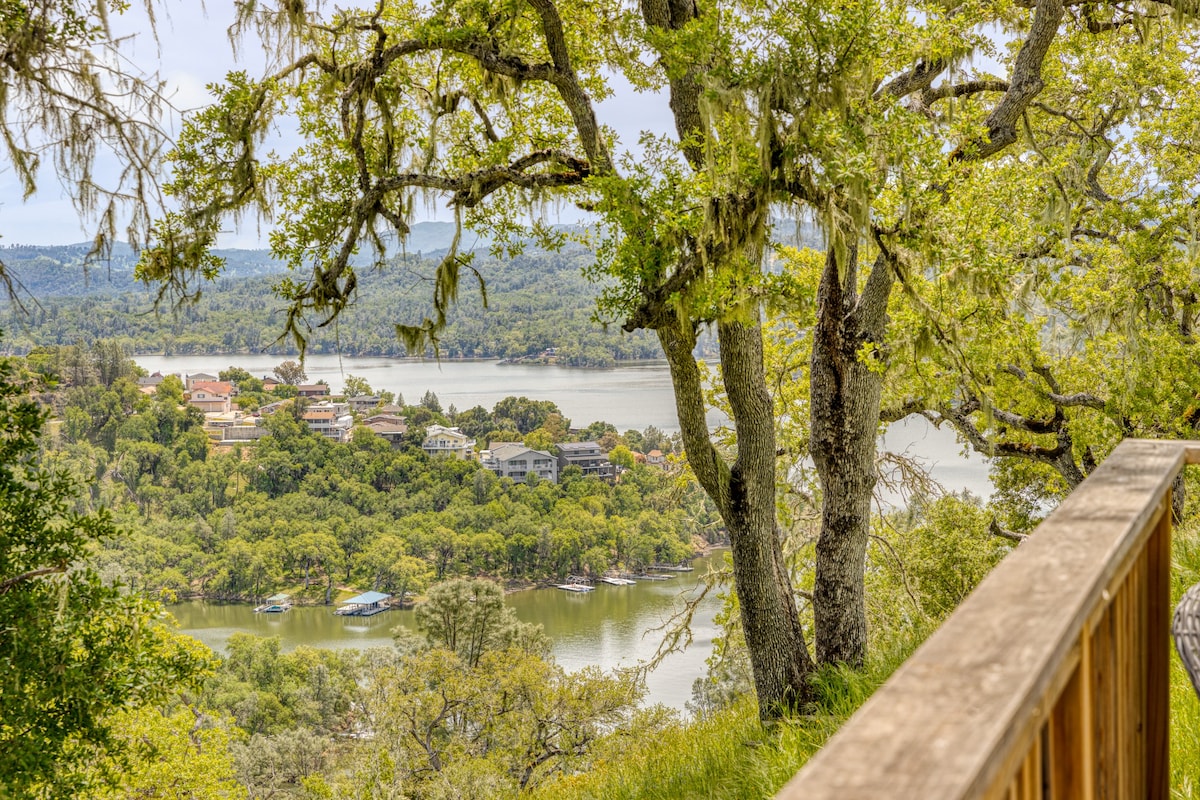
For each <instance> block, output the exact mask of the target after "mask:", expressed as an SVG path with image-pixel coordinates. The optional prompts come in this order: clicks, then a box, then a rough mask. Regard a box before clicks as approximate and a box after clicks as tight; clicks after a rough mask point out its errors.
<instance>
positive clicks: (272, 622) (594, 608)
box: [170, 551, 724, 709]
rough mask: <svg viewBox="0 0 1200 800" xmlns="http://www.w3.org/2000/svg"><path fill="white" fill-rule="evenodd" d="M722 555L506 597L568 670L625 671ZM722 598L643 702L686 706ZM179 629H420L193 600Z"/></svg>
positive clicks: (211, 642) (339, 643)
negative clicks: (620, 579) (615, 580)
mask: <svg viewBox="0 0 1200 800" xmlns="http://www.w3.org/2000/svg"><path fill="white" fill-rule="evenodd" d="M723 558H724V555H723V552H722V551H717V552H715V553H713V554H711V555H708V556H705V557H703V558H698V559H696V560H695V561H693V562H692V566H693V567H694V568H695V569H694V570H693V571H692V572H684V573H678V574H677V575H676V577H674V578H672V579H671V580H667V581H638V582H637V583H636V584H635V585H633V586H609V585H607V584H599V585H597V587H596V590H595V591H593V592H588V593H587V594H574V593H571V592H565V591H562V590H560V589H531V590H529V591H523V592H515V593H513V594H510V595H508V596H507V597H506V598H505V601H506V602H507V603H508V605H509V606H511V607H512V608H513V609H514V610H515V611H516V613H517V616H518V617H519V618H520V619H521V620H522V621H523V622H531V623H535V624H538V625H541V626H542V627H543V628H544V629H545V632H546V635H547V636H549V637H550V640H551V642H552V643H553V644H552V653H553V655H554V658H555V660H556V661H557V662H558V663H559V664H560V665H561V666H562V667H563V668H565V669H567V670H577V669H581V668H583V667H586V666H588V665H592V664H595V665H596V666H599V667H602V668H603V669H606V670H609V669H615V668H618V667H629V666H633V665H635V664H637V663H638V662H639V661H644V660H646V659H649V658H651V657H652V656H653V655H654V653H655V651H656V650H657V648H658V645H659V642H660V641H661V639H662V636H661V634H659V633H656V632H654V629H655V628H657V627H659V626H660V625H662V624H663V623H665V622H667V621H668V620H669V619H670V618H671V615H672V614H673V613H674V612H675V611H676V610H677V609H680V608H682V604H683V600H682V598H683V597H685V596H688V597H690V596H692V595H693V594H694V592H695V589H696V585H697V583H698V582H699V580H700V577H701V576H702V575H704V574H705V573H706V572H707V571H708V570H709V568H710V565H711V566H714V567H716V566H720V565H721V563H722V559H723ZM720 607H721V602H720V600H719V599H718V598H717V596H716V594H715V593H710V594H709V595H707V596H706V597H705V598H704V599H703V600H702V601H701V603H700V605H699V607H698V608H697V613H696V615H695V617H694V618H693V621H692V626H691V630H692V637H693V643H692V646H691V647H689V648H688V649H687V650H685V651H683V652H679V653H672V654H671V655H669V656H667V658H666V659H665V660H664V661H663V662H662V664H660V666H659V667H658V669H656V670H655V671H653V672H652V673H650V675H649V677H648V679H647V685H648V688H649V700H650V701H651V702H656V703H663V704H664V705H668V706H671V707H672V708H678V709H682V708H683V705H684V703H686V702H687V701H688V700H689V699H690V698H691V695H692V681H693V680H694V679H696V678H697V677H700V676H701V675H703V674H704V670H705V664H704V662H705V659H707V658H708V656H709V654H710V653H711V652H712V642H713V637H714V636H716V635H718V634H719V629H718V628H717V626H716V624H715V623H714V622H713V618H714V616H715V615H716V613H717V611H719V610H720ZM170 611H171V612H172V613H173V614H174V615H175V617H176V619H178V620H179V624H180V627H181V628H182V629H183V631H184V632H185V633H188V634H190V635H192V636H194V637H196V638H197V639H199V640H200V641H202V642H204V643H205V644H207V645H208V646H209V647H211V648H213V649H214V650H221V649H223V648H224V647H225V644H226V643H227V642H228V641H229V637H230V636H231V635H232V634H233V633H235V632H238V631H241V632H245V633H253V634H256V635H259V636H278V637H279V638H280V640H281V642H282V645H283V648H284V649H285V650H291V649H293V648H295V647H298V646H300V645H308V646H311V647H330V648H338V647H356V648H365V647H391V646H392V636H391V630H392V628H394V627H396V626H402V627H405V628H408V629H409V630H412V631H414V632H415V631H416V625H415V622H414V615H413V612H412V611H388V612H385V613H383V614H377V615H376V616H373V617H339V616H335V615H334V613H333V609H332V608H330V607H327V606H300V607H296V608H293V609H292V610H291V611H288V612H287V613H284V614H255V613H254V610H253V608H252V607H251V606H249V605H247V604H232V603H209V602H204V601H190V602H186V603H178V604H176V605H173V606H170Z"/></svg>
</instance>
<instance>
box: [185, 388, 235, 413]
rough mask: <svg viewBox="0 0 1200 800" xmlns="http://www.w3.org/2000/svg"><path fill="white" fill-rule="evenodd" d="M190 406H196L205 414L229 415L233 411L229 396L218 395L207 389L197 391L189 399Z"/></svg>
mask: <svg viewBox="0 0 1200 800" xmlns="http://www.w3.org/2000/svg"><path fill="white" fill-rule="evenodd" d="M187 402H188V405H190V406H194V407H196V408H198V409H200V410H201V411H203V412H204V413H205V414H211V413H217V414H228V413H229V412H230V411H232V410H233V403H232V402H231V401H230V398H229V395H228V394H218V393H216V392H210V391H208V390H207V389H197V390H195V391H194V392H192V393H191V394H189V395H188V398H187Z"/></svg>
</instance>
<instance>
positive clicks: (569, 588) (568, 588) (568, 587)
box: [554, 583, 596, 594]
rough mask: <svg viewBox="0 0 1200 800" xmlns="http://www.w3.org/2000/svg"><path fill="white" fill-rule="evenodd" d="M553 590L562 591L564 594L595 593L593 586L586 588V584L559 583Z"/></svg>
mask: <svg viewBox="0 0 1200 800" xmlns="http://www.w3.org/2000/svg"><path fill="white" fill-rule="evenodd" d="M554 588H556V589H562V590H563V591H564V592H576V593H578V594H583V593H584V592H594V591H596V587H595V586H588V585H587V584H583V583H560V584H557V585H556V586H555V587H554Z"/></svg>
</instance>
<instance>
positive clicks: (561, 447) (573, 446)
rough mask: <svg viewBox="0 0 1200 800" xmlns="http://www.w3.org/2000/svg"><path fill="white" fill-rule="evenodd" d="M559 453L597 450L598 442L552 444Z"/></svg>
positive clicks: (598, 447)
mask: <svg viewBox="0 0 1200 800" xmlns="http://www.w3.org/2000/svg"><path fill="white" fill-rule="evenodd" d="M554 446H555V447H557V448H558V451H559V452H560V453H565V452H571V451H573V450H599V449H600V444H599V443H598V442H559V443H558V444H556V445H554Z"/></svg>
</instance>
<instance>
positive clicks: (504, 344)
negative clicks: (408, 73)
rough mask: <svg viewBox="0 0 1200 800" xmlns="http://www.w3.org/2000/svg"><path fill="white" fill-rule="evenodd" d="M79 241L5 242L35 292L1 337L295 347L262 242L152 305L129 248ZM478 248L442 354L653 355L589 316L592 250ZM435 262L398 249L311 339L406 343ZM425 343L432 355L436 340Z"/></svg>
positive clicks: (274, 268) (397, 346)
mask: <svg viewBox="0 0 1200 800" xmlns="http://www.w3.org/2000/svg"><path fill="white" fill-rule="evenodd" d="M431 241H432V239H431ZM85 252H86V248H85V247H83V246H78V247H55V248H12V249H10V250H8V251H6V252H5V257H6V261H7V263H8V264H9V265H10V267H11V269H12V271H13V272H15V273H17V274H18V275H19V276H20V279H21V281H22V282H23V284H24V285H25V287H26V289H27V290H28V291H29V292H30V293H31V294H33V295H34V296H35V297H37V298H38V299H37V302H36V303H31V304H29V311H30V313H29V314H28V315H24V314H21V313H20V312H19V311H17V310H15V309H12V308H9V309H6V310H5V312H4V314H3V315H0V328H3V329H4V330H5V331H6V332H7V334H8V335H7V336H6V337H5V345H6V346H7V347H8V348H10V349H11V350H13V351H15V352H26V351H28V350H29V349H30V348H32V347H35V346H38V345H51V344H71V343H74V342H78V341H84V342H92V341H95V340H97V339H101V338H105V339H112V340H115V341H116V342H117V343H119V344H121V345H122V347H124V349H125V350H126V351H128V352H131V353H154V352H161V353H165V354H168V355H175V354H203V353H236V352H260V351H267V352H271V353H279V354H289V353H292V352H294V345H293V344H292V343H291V342H290V341H286V340H285V341H278V337H279V334H280V331H282V330H283V319H284V315H285V308H284V303H283V301H281V300H278V299H276V298H275V296H274V294H273V293H272V286H273V285H274V283H275V282H276V281H278V280H279V279H280V277H281V276H280V274H279V272H280V268H279V266H278V265H277V264H275V263H274V262H272V261H271V260H270V256H269V253H267V252H266V251H244V250H242V251H224V252H222V253H221V255H222V256H224V257H225V258H226V259H227V269H226V276H225V277H222V278H221V279H220V280H218V281H216V282H215V283H213V284H212V285H210V286H207V287H205V289H204V293H203V295H202V297H201V299H200V301H199V302H198V303H196V304H195V305H186V306H183V307H181V308H178V309H175V310H171V309H165V308H164V309H161V310H160V311H159V312H157V313H156V311H155V308H154V292H153V291H151V290H149V289H146V288H145V287H143V286H140V285H139V284H137V283H135V282H134V281H133V278H132V262H131V260H130V256H129V253H128V252H127V251H120V252H118V253H116V254H114V258H113V260H112V262H111V265H103V264H100V265H92V266H91V267H90V268H89V270H88V272H87V274H86V275H85V273H84V268H83V257H84V254H85ZM477 259H478V261H477V263H478V269H479V271H480V273H481V274H482V275H483V276H484V278H485V279H486V282H487V306H486V307H484V304H483V300H482V297H481V295H480V293H479V291H478V287H477V285H475V286H464V288H463V293H462V297H461V298H460V303H459V305H458V307H457V308H455V309H454V310H453V312H452V313H451V321H450V324H449V326H448V328H447V329H446V331H445V333H444V334H443V335H442V336H441V337H440V341H439V343H438V352H439V354H440V355H441V356H442V357H443V358H518V357H522V356H528V355H536V354H538V353H541V352H542V351H544V350H546V349H547V348H556V350H557V356H558V359H559V361H560V363H566V364H569V365H573V366H607V365H611V364H613V363H615V362H616V361H621V360H627V359H645V358H658V357H660V356H661V351H660V350H659V347H658V343H657V342H656V341H655V339H654V337H653V336H652V335H649V334H647V333H646V332H644V331H642V332H638V333H635V334H627V333H624V332H622V331H620V330H619V327H618V326H605V325H604V324H602V323H601V322H598V321H597V320H596V319H595V298H596V295H597V293H598V289H597V287H596V286H595V285H593V284H591V283H590V282H588V280H587V279H586V278H584V277H583V275H582V273H581V269H582V268H583V267H585V266H586V265H588V264H589V263H591V261H592V260H594V257H593V256H592V255H591V254H590V253H588V252H586V251H583V250H580V249H575V250H571V251H567V252H562V253H546V252H541V251H531V252H529V253H527V254H525V255H523V256H519V257H517V258H515V259H512V260H500V259H495V258H491V257H489V256H487V255H486V254H482V253H480V254H478V256H477ZM436 268H437V261H436V260H434V259H431V258H425V257H423V256H421V255H419V254H418V253H416V252H415V251H413V252H411V254H410V255H409V256H407V257H398V258H397V259H396V260H395V261H394V263H393V266H392V267H391V268H389V269H386V270H382V271H380V272H379V273H378V274H374V275H372V276H371V280H369V281H363V284H362V285H363V289H362V290H361V291H360V292H359V294H358V298H357V301H356V302H355V303H354V304H353V305H352V306H351V307H350V308H349V309H348V310H347V311H346V313H344V314H343V315H342V316H341V317H340V318H339V320H338V321H337V324H336V325H331V326H329V327H326V328H321V327H319V323H320V322H321V320H320V319H316V318H314V319H312V320H310V322H311V324H312V326H313V330H312V332H311V337H310V339H309V344H308V347H309V351H310V352H313V353H331V352H340V353H342V354H343V355H348V356H405V355H411V354H410V353H408V352H407V351H406V350H405V349H404V346H403V345H402V344H401V343H400V341H399V340H398V339H397V337H396V333H395V329H394V327H393V326H394V324H395V323H407V324H418V323H420V322H421V320H422V319H423V316H422V315H423V313H425V308H426V305H427V303H428V298H429V292H430V285H429V280H430V278H431V276H432V275H433V273H434V271H435V270H436ZM56 276H57V277H56ZM425 354H426V355H430V356H432V355H434V348H432V347H430V348H428V349H427V350H426V353H425Z"/></svg>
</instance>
